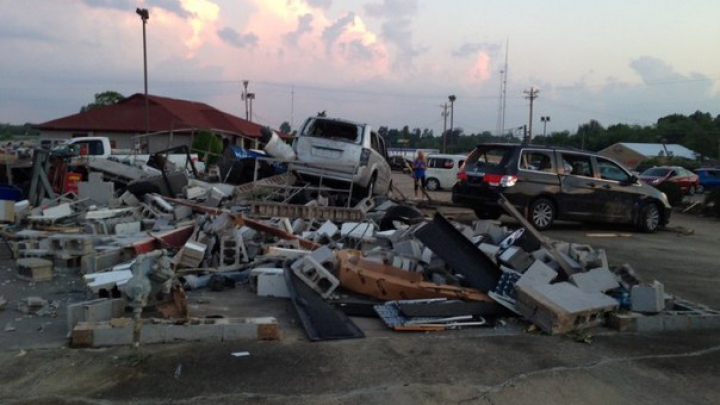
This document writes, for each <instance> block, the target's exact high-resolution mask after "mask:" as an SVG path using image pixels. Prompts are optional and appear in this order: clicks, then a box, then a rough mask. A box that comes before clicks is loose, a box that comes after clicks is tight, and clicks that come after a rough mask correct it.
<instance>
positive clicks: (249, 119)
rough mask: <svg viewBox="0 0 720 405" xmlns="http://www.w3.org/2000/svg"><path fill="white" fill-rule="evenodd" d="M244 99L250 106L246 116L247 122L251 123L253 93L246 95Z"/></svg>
mask: <svg viewBox="0 0 720 405" xmlns="http://www.w3.org/2000/svg"><path fill="white" fill-rule="evenodd" d="M246 97H247V101H248V103H249V104H250V110H249V111H250V113H249V115H248V121H250V122H252V117H253V110H252V105H253V100H255V93H247V95H246Z"/></svg>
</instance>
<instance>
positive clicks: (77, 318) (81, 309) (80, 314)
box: [67, 298, 125, 331]
mask: <svg viewBox="0 0 720 405" xmlns="http://www.w3.org/2000/svg"><path fill="white" fill-rule="evenodd" d="M124 313H125V299H123V298H116V299H108V298H100V299H96V300H90V301H84V302H78V303H75V304H70V305H68V307H67V327H68V331H72V330H73V328H74V327H75V325H77V324H78V323H80V322H90V323H97V322H106V321H110V320H111V319H112V318H117V317H121V316H123V314H124Z"/></svg>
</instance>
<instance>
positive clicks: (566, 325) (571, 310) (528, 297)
mask: <svg viewBox="0 0 720 405" xmlns="http://www.w3.org/2000/svg"><path fill="white" fill-rule="evenodd" d="M516 306H517V309H518V311H520V313H521V314H522V315H523V316H524V317H525V318H527V319H529V320H530V321H532V322H533V323H534V324H536V325H537V326H538V327H540V329H542V330H543V331H544V332H546V333H550V334H562V333H566V332H570V331H573V330H579V329H585V328H589V327H592V326H596V325H599V324H602V323H603V322H604V321H605V315H606V314H607V313H609V312H611V311H614V310H615V309H617V308H618V306H619V303H618V302H617V301H616V300H615V299H613V298H611V297H609V296H607V295H605V294H601V293H586V292H584V291H582V290H581V289H579V288H577V287H575V286H574V285H572V284H570V283H567V282H563V283H555V284H546V285H536V286H533V287H521V288H518V289H517V300H516Z"/></svg>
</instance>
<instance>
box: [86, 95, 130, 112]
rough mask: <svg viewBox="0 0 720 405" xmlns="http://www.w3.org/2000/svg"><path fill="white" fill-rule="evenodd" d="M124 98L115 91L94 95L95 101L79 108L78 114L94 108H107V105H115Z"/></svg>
mask: <svg viewBox="0 0 720 405" xmlns="http://www.w3.org/2000/svg"><path fill="white" fill-rule="evenodd" d="M124 98H125V96H123V95H122V94H120V93H118V92H117V91H111V90H108V91H104V92H102V93H95V101H94V102H92V103H90V104H88V105H86V106H84V107H81V108H80V112H86V111H90V110H94V109H96V108H101V107H107V106H109V105H113V104H117V103H119V102H120V101H121V100H122V99H124Z"/></svg>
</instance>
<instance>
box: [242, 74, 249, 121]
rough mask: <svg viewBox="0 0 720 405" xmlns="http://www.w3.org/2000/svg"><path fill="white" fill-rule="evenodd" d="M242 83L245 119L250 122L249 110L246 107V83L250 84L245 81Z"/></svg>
mask: <svg viewBox="0 0 720 405" xmlns="http://www.w3.org/2000/svg"><path fill="white" fill-rule="evenodd" d="M242 83H243V94H242V99H243V100H244V101H245V119H246V120H248V121H250V110H249V109H248V108H249V107H248V91H247V87H248V83H250V82H249V81H247V80H243V82H242Z"/></svg>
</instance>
